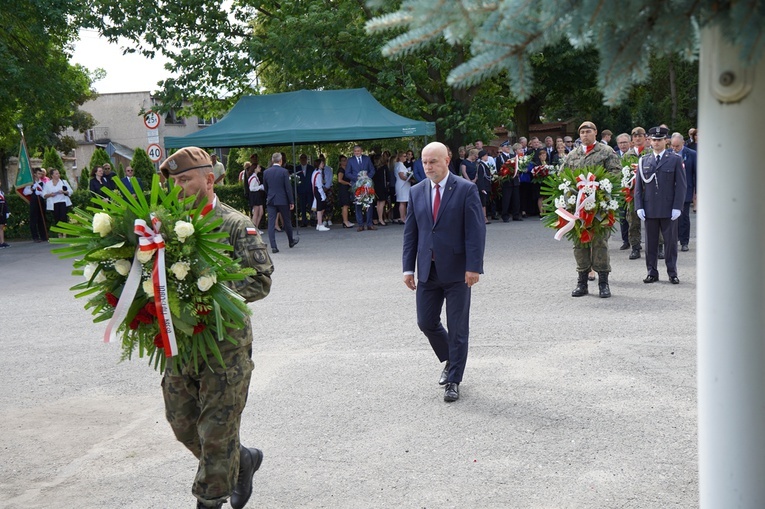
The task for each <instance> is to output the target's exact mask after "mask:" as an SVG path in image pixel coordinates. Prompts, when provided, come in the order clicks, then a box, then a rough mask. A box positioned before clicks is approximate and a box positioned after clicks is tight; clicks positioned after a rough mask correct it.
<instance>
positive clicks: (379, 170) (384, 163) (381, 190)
mask: <svg viewBox="0 0 765 509" xmlns="http://www.w3.org/2000/svg"><path fill="white" fill-rule="evenodd" d="M372 164H374V165H375V174H374V175H373V176H372V184H374V186H375V196H376V198H377V221H375V222H374V224H379V225H380V226H388V225H387V224H386V223H385V205H386V204H387V203H388V160H387V159H385V158H383V157H382V155H375V156H374V157H373V158H372Z"/></svg>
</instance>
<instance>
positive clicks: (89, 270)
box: [82, 263, 98, 281]
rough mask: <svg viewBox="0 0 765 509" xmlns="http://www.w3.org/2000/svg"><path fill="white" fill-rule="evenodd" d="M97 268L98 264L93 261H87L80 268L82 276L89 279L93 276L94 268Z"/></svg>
mask: <svg viewBox="0 0 765 509" xmlns="http://www.w3.org/2000/svg"><path fill="white" fill-rule="evenodd" d="M97 268H98V265H96V264H95V263H89V264H87V265H86V266H85V267H83V269H82V276H83V277H84V278H85V279H87V280H88V281H90V278H92V277H93V274H94V273H95V272H96V269H97Z"/></svg>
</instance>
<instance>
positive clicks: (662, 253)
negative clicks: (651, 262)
mask: <svg viewBox="0 0 765 509" xmlns="http://www.w3.org/2000/svg"><path fill="white" fill-rule="evenodd" d="M663 259H664V246H659V260H663Z"/></svg>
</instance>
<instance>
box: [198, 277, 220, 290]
mask: <svg viewBox="0 0 765 509" xmlns="http://www.w3.org/2000/svg"><path fill="white" fill-rule="evenodd" d="M217 281H218V278H217V277H215V274H213V275H211V276H202V277H200V278H199V279H197V288H199V289H200V290H201V291H203V292H206V291H207V290H209V289H210V288H212V286H213V285H214V284H215V283H216V282H217Z"/></svg>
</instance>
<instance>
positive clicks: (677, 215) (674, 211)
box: [672, 209, 681, 221]
mask: <svg viewBox="0 0 765 509" xmlns="http://www.w3.org/2000/svg"><path fill="white" fill-rule="evenodd" d="M680 214H681V212H680V211H679V210H677V209H672V220H673V221H674V220H675V219H677V218H678V217H680Z"/></svg>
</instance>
